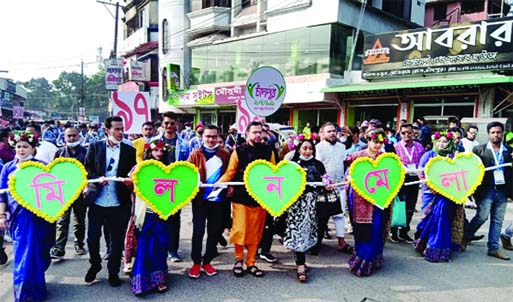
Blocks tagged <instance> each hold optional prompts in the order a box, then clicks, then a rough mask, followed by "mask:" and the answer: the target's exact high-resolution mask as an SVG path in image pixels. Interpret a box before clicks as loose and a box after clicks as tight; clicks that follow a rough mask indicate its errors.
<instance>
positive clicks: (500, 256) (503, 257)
mask: <svg viewBox="0 0 513 302" xmlns="http://www.w3.org/2000/svg"><path fill="white" fill-rule="evenodd" d="M488 256H490V257H495V258H498V259H501V260H510V258H509V257H508V256H506V255H504V254H503V253H502V252H501V251H495V252H489V253H488Z"/></svg>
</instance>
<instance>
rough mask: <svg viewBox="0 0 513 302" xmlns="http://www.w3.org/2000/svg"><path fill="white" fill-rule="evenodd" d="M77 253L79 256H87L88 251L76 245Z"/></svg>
mask: <svg viewBox="0 0 513 302" xmlns="http://www.w3.org/2000/svg"><path fill="white" fill-rule="evenodd" d="M75 253H76V254H77V255H79V256H81V255H85V254H87V250H86V249H85V248H84V247H83V246H80V245H78V244H75Z"/></svg>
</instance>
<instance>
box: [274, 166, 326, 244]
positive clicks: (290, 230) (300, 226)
mask: <svg viewBox="0 0 513 302" xmlns="http://www.w3.org/2000/svg"><path fill="white" fill-rule="evenodd" d="M297 163H298V164H299V165H300V166H301V167H302V168H304V169H305V170H306V174H307V175H306V181H307V182H319V181H322V175H324V174H326V170H325V169H324V165H323V164H322V163H321V162H320V161H318V160H316V159H313V158H312V159H310V160H307V161H304V160H298V162H297ZM320 190H324V189H321V188H313V187H310V186H307V187H306V189H305V191H304V193H303V195H301V197H299V198H298V200H297V201H296V202H295V203H294V204H293V205H292V206H291V207H290V208H289V209H288V210H287V218H286V229H285V236H284V238H283V246H284V247H286V248H288V249H290V250H293V251H295V252H306V251H308V250H309V249H310V248H311V247H313V246H314V245H315V244H316V243H317V213H316V203H317V200H318V196H319V194H320Z"/></svg>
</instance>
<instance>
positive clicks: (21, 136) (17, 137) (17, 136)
mask: <svg viewBox="0 0 513 302" xmlns="http://www.w3.org/2000/svg"><path fill="white" fill-rule="evenodd" d="M18 142H27V143H29V144H30V145H32V146H34V147H37V146H39V135H37V134H32V133H27V132H23V131H15V132H13V133H11V134H9V145H10V146H11V147H13V148H14V146H16V144H17V143H18Z"/></svg>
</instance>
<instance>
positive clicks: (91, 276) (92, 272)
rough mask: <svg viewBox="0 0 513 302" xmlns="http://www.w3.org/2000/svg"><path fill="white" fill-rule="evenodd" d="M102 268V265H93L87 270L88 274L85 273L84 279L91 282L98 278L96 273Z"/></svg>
mask: <svg viewBox="0 0 513 302" xmlns="http://www.w3.org/2000/svg"><path fill="white" fill-rule="evenodd" d="M101 270H102V267H101V266H100V267H93V266H91V267H90V268H89V270H87V274H86V275H85V278H84V281H85V282H86V283H91V282H93V281H94V280H95V279H96V274H98V272H99V271H101Z"/></svg>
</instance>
